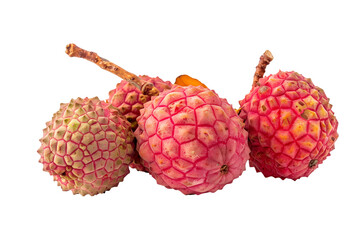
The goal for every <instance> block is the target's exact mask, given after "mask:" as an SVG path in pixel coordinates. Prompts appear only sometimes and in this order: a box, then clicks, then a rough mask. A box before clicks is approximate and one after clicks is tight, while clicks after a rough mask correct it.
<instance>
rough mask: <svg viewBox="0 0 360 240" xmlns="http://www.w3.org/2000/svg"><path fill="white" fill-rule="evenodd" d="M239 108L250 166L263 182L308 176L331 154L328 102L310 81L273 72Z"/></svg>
mask: <svg viewBox="0 0 360 240" xmlns="http://www.w3.org/2000/svg"><path fill="white" fill-rule="evenodd" d="M239 103H240V106H241V112H240V115H239V116H240V117H241V118H243V119H244V120H245V128H246V129H247V130H248V132H249V146H250V149H251V153H250V166H252V167H255V169H256V171H257V172H262V173H263V174H264V176H265V177H270V176H273V177H276V178H281V179H285V178H290V179H293V180H296V179H299V178H301V177H308V176H309V175H310V174H311V173H312V172H313V171H314V170H315V169H316V168H317V167H318V165H319V164H321V163H322V162H323V161H324V160H325V159H326V157H327V156H329V155H330V151H331V150H333V149H334V143H335V141H336V139H337V138H338V133H337V127H338V121H337V120H336V118H335V116H334V112H333V111H332V110H331V107H332V106H331V104H329V98H328V97H327V96H326V95H325V92H324V91H323V90H322V89H321V88H319V87H316V86H315V85H314V84H313V83H312V81H311V79H310V78H305V77H303V76H302V75H300V74H298V73H296V72H282V71H279V72H278V73H277V74H275V75H270V76H268V77H264V78H262V79H260V81H259V84H258V86H256V87H253V89H252V90H251V92H250V93H249V94H248V95H246V96H245V98H244V99H243V100H241V101H240V102H239Z"/></svg>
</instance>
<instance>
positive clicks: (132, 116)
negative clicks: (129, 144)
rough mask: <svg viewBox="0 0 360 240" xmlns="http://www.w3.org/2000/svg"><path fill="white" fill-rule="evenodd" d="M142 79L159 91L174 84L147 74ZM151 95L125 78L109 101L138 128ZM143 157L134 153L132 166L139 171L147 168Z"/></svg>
mask: <svg viewBox="0 0 360 240" xmlns="http://www.w3.org/2000/svg"><path fill="white" fill-rule="evenodd" d="M139 77H140V78H141V79H142V80H144V81H147V82H151V83H152V84H154V86H155V87H156V88H157V89H158V90H159V92H162V91H165V90H169V89H171V87H172V84H171V83H170V82H169V81H163V80H162V79H161V78H159V77H156V78H152V77H149V76H146V75H142V76H139ZM150 99H151V97H150V96H148V95H144V94H142V92H141V91H140V90H139V89H138V88H136V87H135V86H134V85H133V84H131V83H129V82H127V81H125V80H123V81H121V82H120V83H118V84H117V85H116V88H115V89H113V90H111V91H110V92H109V100H108V101H107V102H109V103H110V104H111V105H113V106H114V107H117V108H118V109H119V110H120V112H121V114H123V115H124V116H125V117H126V119H127V120H128V121H129V122H130V123H131V126H132V129H133V130H134V131H135V129H136V128H137V122H136V118H137V117H138V116H139V115H140V109H142V108H143V107H144V103H146V102H148V101H150ZM140 162H141V159H140V157H139V156H138V154H134V157H133V161H132V162H131V164H130V167H132V168H135V169H137V170H138V171H144V172H146V169H145V168H144V167H143V165H142V164H140Z"/></svg>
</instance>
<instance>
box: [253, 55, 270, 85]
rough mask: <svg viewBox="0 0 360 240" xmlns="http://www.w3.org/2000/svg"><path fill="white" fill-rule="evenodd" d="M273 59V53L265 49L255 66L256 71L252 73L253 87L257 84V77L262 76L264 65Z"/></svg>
mask: <svg viewBox="0 0 360 240" xmlns="http://www.w3.org/2000/svg"><path fill="white" fill-rule="evenodd" d="M273 59H274V57H273V55H272V54H271V52H270V51H269V50H266V51H265V52H264V54H263V55H261V57H260V61H259V64H258V65H257V66H256V71H255V74H254V81H253V87H256V86H257V85H259V79H260V78H262V77H263V76H264V73H265V69H266V66H267V65H269V63H270V62H271V61H272V60H273Z"/></svg>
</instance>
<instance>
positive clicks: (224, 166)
mask: <svg viewBox="0 0 360 240" xmlns="http://www.w3.org/2000/svg"><path fill="white" fill-rule="evenodd" d="M144 106H145V107H144V109H142V110H141V111H140V113H141V115H140V117H139V118H138V119H137V121H138V124H139V127H138V128H137V130H136V131H135V137H136V138H137V150H138V152H139V154H140V157H141V159H142V161H143V162H142V164H143V166H144V167H145V169H146V170H147V171H148V172H149V173H150V174H151V175H152V176H153V177H154V178H155V179H156V181H157V183H158V184H160V185H163V186H165V187H167V188H172V189H177V190H180V191H181V192H182V193H184V194H202V193H206V192H215V191H217V190H219V189H222V188H223V187H224V186H225V185H226V184H228V183H231V182H232V181H233V180H234V179H235V178H237V177H239V176H240V175H241V174H242V172H243V171H244V170H245V164H246V161H247V160H248V158H249V152H250V150H249V147H248V143H247V137H248V136H247V132H246V131H245V130H244V124H243V123H242V120H241V119H240V118H239V117H238V116H237V115H236V113H235V111H234V110H233V108H232V107H231V105H230V104H228V103H227V101H226V100H225V99H221V98H219V96H218V95H217V94H216V93H215V92H214V91H211V90H209V89H206V88H203V87H201V86H197V87H194V86H187V87H180V86H174V87H173V88H172V89H171V90H170V91H166V92H163V93H161V94H160V95H159V96H157V97H156V98H153V99H152V101H150V102H147V103H145V105H144Z"/></svg>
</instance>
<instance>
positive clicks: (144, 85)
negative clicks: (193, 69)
mask: <svg viewBox="0 0 360 240" xmlns="http://www.w3.org/2000/svg"><path fill="white" fill-rule="evenodd" d="M66 54H68V55H69V56H70V57H78V58H83V59H86V60H88V61H90V62H93V63H95V64H96V65H98V66H99V67H100V68H102V69H104V70H106V71H109V72H111V73H113V74H115V75H117V76H118V77H120V78H121V79H123V81H121V82H120V83H119V84H118V85H117V86H116V88H115V89H114V90H111V91H110V92H109V99H108V100H106V102H107V103H109V104H110V105H111V106H113V107H116V108H117V109H118V111H119V112H120V113H121V114H122V115H124V116H125V117H126V119H127V120H128V121H129V122H130V123H131V127H132V129H133V130H135V129H136V127H137V122H136V118H137V117H138V116H139V115H140V112H139V110H140V109H141V108H143V107H144V106H143V104H144V103H145V102H147V101H149V100H150V99H151V96H156V95H158V94H159V91H164V90H167V89H170V88H171V86H172V84H171V83H170V82H169V81H166V82H164V81H163V80H161V79H160V78H159V77H156V78H151V77H149V76H146V75H143V76H137V75H135V74H133V73H130V72H128V71H126V70H125V69H123V68H121V67H119V66H118V65H116V64H114V63H112V62H110V61H108V60H106V59H105V58H102V57H100V56H99V55H97V53H95V52H89V51H87V50H85V49H82V48H80V47H78V46H76V45H75V44H73V43H71V44H68V45H67V46H66ZM140 160H141V159H140V157H139V156H138V154H137V153H136V152H135V154H134V155H133V159H132V162H131V164H130V167H132V168H135V169H137V170H139V171H145V169H144V167H143V166H142V165H141V164H140Z"/></svg>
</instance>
